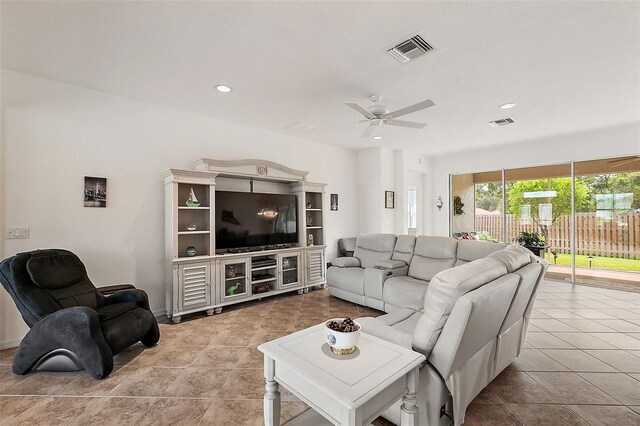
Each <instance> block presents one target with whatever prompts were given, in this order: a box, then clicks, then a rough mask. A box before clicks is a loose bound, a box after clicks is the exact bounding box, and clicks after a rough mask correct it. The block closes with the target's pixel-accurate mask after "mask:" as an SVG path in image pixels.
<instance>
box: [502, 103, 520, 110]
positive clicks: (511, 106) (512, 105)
mask: <svg viewBox="0 0 640 426" xmlns="http://www.w3.org/2000/svg"><path fill="white" fill-rule="evenodd" d="M514 106H516V104H514V103H512V102H509V103H506V104H502V105H500V108H502V109H509V108H513V107H514Z"/></svg>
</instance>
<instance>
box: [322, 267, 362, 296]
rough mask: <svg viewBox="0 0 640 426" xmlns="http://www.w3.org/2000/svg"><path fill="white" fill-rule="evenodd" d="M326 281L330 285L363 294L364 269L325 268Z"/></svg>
mask: <svg viewBox="0 0 640 426" xmlns="http://www.w3.org/2000/svg"><path fill="white" fill-rule="evenodd" d="M327 283H328V284H329V286H331V287H337V288H339V289H341V290H344V291H347V292H350V293H355V294H359V295H361V296H362V295H364V269H362V268H336V267H335V266H332V267H330V268H329V269H328V270H327Z"/></svg>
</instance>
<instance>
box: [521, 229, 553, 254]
mask: <svg viewBox="0 0 640 426" xmlns="http://www.w3.org/2000/svg"><path fill="white" fill-rule="evenodd" d="M515 241H516V243H518V244H520V245H521V246H523V247H526V248H528V249H529V250H531V251H532V252H533V254H535V255H536V256H538V257H541V256H542V252H543V251H544V250H545V249H546V248H547V245H546V241H545V238H544V236H543V235H542V234H539V233H537V232H527V231H522V232H521V233H520V234H518V236H517V237H516V239H515Z"/></svg>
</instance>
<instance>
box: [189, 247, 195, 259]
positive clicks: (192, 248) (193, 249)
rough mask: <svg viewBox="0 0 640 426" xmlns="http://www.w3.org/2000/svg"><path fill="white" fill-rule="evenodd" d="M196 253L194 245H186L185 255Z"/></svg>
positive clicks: (190, 255)
mask: <svg viewBox="0 0 640 426" xmlns="http://www.w3.org/2000/svg"><path fill="white" fill-rule="evenodd" d="M195 255H196V248H195V247H194V246H189V247H187V256H189V257H193V256H195Z"/></svg>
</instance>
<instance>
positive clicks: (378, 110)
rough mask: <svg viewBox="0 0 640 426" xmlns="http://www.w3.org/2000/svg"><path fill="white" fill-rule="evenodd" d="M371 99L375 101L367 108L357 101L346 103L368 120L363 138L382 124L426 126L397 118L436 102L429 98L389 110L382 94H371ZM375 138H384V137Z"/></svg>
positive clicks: (411, 126) (413, 127) (408, 126)
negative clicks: (383, 101)
mask: <svg viewBox="0 0 640 426" xmlns="http://www.w3.org/2000/svg"><path fill="white" fill-rule="evenodd" d="M369 99H370V100H371V102H372V103H373V105H371V106H370V107H369V108H365V107H363V106H362V105H360V104H359V103H357V102H347V103H346V105H347V106H348V107H350V108H352V109H354V110H355V111H357V112H359V113H360V114H362V115H363V116H364V120H363V122H368V123H369V126H367V128H366V129H364V132H363V133H362V135H361V136H360V137H361V138H368V137H370V136H371V135H372V134H373V131H374V130H375V128H376V127H378V126H381V125H383V124H384V125H389V126H398V127H407V128H410V129H422V128H423V127H424V126H426V125H427V124H426V123H419V122H416V121H404V120H396V118H397V117H401V116H403V115H407V114H411V113H413V112H416V111H420V110H423V109H426V108H429V107H432V106H434V105H435V103H434V102H433V101H432V100H431V99H427V100H425V101H422V102H418V103H417V104H414V105H410V106H408V107H405V108H401V109H399V110H396V111H393V112H389V110H388V109H387V107H386V106H385V105H383V104H381V103H380V102H382V96H380V95H371V96H369ZM374 139H382V137H379V138H376V137H375V136H374Z"/></svg>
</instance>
